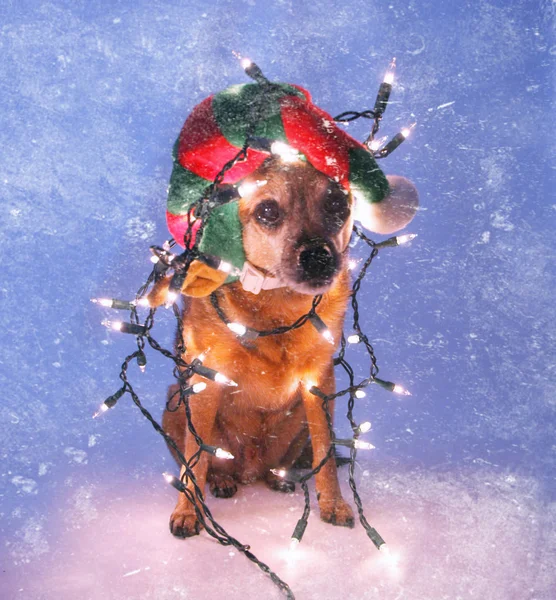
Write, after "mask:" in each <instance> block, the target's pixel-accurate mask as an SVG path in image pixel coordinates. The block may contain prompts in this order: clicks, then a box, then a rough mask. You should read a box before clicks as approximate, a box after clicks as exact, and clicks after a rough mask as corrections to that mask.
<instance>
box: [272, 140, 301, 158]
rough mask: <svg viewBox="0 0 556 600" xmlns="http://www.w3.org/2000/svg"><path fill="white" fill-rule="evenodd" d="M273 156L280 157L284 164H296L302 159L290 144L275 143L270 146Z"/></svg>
mask: <svg viewBox="0 0 556 600" xmlns="http://www.w3.org/2000/svg"><path fill="white" fill-rule="evenodd" d="M270 151H271V152H272V154H276V155H277V156H279V157H280V158H281V159H282V160H283V161H284V162H288V163H289V162H295V161H297V160H299V159H300V156H299V152H298V150H296V149H295V148H292V147H291V146H290V145H289V144H286V143H284V142H280V141H275V142H272V144H271V145H270Z"/></svg>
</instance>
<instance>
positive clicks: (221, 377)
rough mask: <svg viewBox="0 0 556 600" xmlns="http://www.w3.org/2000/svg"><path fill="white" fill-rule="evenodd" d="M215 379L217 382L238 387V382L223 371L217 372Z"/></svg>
mask: <svg viewBox="0 0 556 600" xmlns="http://www.w3.org/2000/svg"><path fill="white" fill-rule="evenodd" d="M214 381H216V383H222V384H223V385H229V386H232V387H237V383H236V382H235V381H234V380H233V379H228V378H227V377H226V375H223V374H222V373H216V375H215V376H214Z"/></svg>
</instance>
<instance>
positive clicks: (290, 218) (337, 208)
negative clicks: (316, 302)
mask: <svg viewBox="0 0 556 600" xmlns="http://www.w3.org/2000/svg"><path fill="white" fill-rule="evenodd" d="M265 181H266V183H263V182H265ZM257 182H258V185H253V184H257ZM243 183H244V184H246V185H245V186H244V188H243V189H248V190H249V191H248V192H247V193H245V194H243V197H242V198H241V199H240V202H239V215H240V219H241V222H242V225H243V246H244V248H245V253H246V256H247V260H248V261H249V262H250V263H251V264H253V265H254V266H256V267H257V268H258V269H261V270H262V271H264V272H266V273H267V274H268V275H271V276H274V277H278V278H279V279H280V280H281V281H282V282H283V283H285V284H286V285H287V286H288V287H289V288H291V289H294V290H295V291H298V292H301V293H304V294H320V293H324V292H326V291H327V290H328V289H329V288H330V286H331V285H332V283H333V282H334V279H335V278H336V276H337V275H338V274H339V273H340V271H341V270H342V269H343V268H344V266H345V254H346V248H347V245H348V243H349V239H350V235H351V230H352V226H353V219H352V216H351V203H352V200H351V196H350V195H349V194H347V193H346V192H345V191H344V190H343V189H342V188H341V187H340V185H339V184H337V183H336V182H335V181H333V180H331V179H330V178H329V177H327V176H326V175H324V174H323V173H321V172H320V171H317V170H316V169H315V168H314V167H313V166H312V165H310V164H309V163H308V162H304V161H303V162H302V161H297V162H294V163H284V162H282V161H279V160H277V159H269V160H268V161H266V162H265V163H264V164H263V165H262V166H261V167H259V169H257V171H255V172H254V173H253V174H251V175H250V176H249V177H247V178H246V179H245V180H244V182H243ZM250 184H251V185H250Z"/></svg>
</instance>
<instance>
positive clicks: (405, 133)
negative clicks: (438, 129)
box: [401, 123, 417, 138]
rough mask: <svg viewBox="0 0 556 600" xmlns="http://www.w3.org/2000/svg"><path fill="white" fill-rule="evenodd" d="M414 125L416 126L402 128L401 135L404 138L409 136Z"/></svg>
mask: <svg viewBox="0 0 556 600" xmlns="http://www.w3.org/2000/svg"><path fill="white" fill-rule="evenodd" d="M415 125H417V123H412V124H411V125H410V126H409V127H404V128H403V129H402V132H401V133H402V135H403V136H404V138H407V137H408V136H409V134H410V133H411V130H412V129H413V128H414V127H415Z"/></svg>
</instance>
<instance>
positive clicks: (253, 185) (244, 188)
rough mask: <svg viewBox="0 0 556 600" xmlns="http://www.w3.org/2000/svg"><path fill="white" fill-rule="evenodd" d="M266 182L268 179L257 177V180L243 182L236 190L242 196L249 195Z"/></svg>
mask: <svg viewBox="0 0 556 600" xmlns="http://www.w3.org/2000/svg"><path fill="white" fill-rule="evenodd" d="M267 183H268V181H267V180H266V179H257V181H249V182H245V183H242V184H241V185H240V186H239V187H238V188H237V191H238V193H239V195H240V196H241V197H242V198H246V197H247V196H250V195H251V194H253V193H254V192H256V191H257V190H258V189H259V188H260V187H263V186H264V185H266V184H267Z"/></svg>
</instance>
